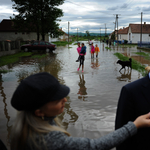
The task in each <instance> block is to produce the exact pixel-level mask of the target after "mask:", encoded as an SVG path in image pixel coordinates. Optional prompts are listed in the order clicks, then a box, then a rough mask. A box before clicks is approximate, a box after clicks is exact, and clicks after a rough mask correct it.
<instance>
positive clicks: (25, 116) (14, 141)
mask: <svg viewBox="0 0 150 150" xmlns="http://www.w3.org/2000/svg"><path fill="white" fill-rule="evenodd" d="M54 121H55V123H56V125H57V126H52V125H50V124H49V122H48V121H45V120H42V119H41V118H40V117H36V116H35V115H34V113H32V112H29V111H21V112H18V114H17V117H16V121H15V123H14V125H13V128H12V132H11V150H23V149H26V148H27V147H30V148H31V149H32V148H33V147H34V148H36V149H40V148H39V145H38V143H41V142H42V143H44V144H45V141H44V138H43V135H44V134H47V133H49V132H51V131H61V132H63V133H65V134H66V135H68V136H70V134H69V133H68V132H67V131H66V130H64V129H63V128H62V126H61V124H60V122H59V119H58V118H57V117H56V118H55V119H54ZM37 135H38V136H37ZM37 137H38V141H39V142H38V143H37ZM45 147H46V145H45ZM42 149H43V148H42Z"/></svg>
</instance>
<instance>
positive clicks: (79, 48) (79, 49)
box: [76, 43, 82, 62]
mask: <svg viewBox="0 0 150 150" xmlns="http://www.w3.org/2000/svg"><path fill="white" fill-rule="evenodd" d="M81 48H82V47H80V43H78V48H77V52H78V54H79V57H78V59H77V60H76V62H78V61H79V60H80V56H81V55H80V52H81Z"/></svg>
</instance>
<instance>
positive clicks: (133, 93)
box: [115, 73, 150, 150]
mask: <svg viewBox="0 0 150 150" xmlns="http://www.w3.org/2000/svg"><path fill="white" fill-rule="evenodd" d="M149 93H150V73H149V74H148V75H147V76H146V77H143V78H141V79H138V80H136V81H134V82H132V83H129V84H127V85H125V86H123V88H122V90H121V93H120V97H119V101H118V107H117V114H116V122H115V129H119V128H120V127H122V126H123V125H125V124H126V123H127V122H128V121H129V120H130V121H133V120H134V119H135V118H136V117H137V116H140V115H143V114H145V113H148V112H150V94H149ZM149 141H150V128H147V129H140V130H139V131H138V133H137V134H136V135H135V136H133V137H132V138H129V139H128V140H126V141H125V142H124V143H123V144H121V145H120V146H118V147H117V150H150V144H149Z"/></svg>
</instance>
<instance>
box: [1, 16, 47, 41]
mask: <svg viewBox="0 0 150 150" xmlns="http://www.w3.org/2000/svg"><path fill="white" fill-rule="evenodd" d="M36 39H37V33H36V32H35V31H32V32H31V31H29V30H27V29H26V30H22V31H18V30H17V29H15V28H14V23H13V21H12V20H10V19H3V20H2V22H1V23H0V41H6V40H10V41H16V40H21V41H30V40H36ZM40 39H42V37H41V36H40ZM45 41H49V36H48V35H46V36H45Z"/></svg>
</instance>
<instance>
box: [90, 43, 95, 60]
mask: <svg viewBox="0 0 150 150" xmlns="http://www.w3.org/2000/svg"><path fill="white" fill-rule="evenodd" d="M94 53H95V48H94V46H93V43H92V45H91V58H94Z"/></svg>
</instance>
